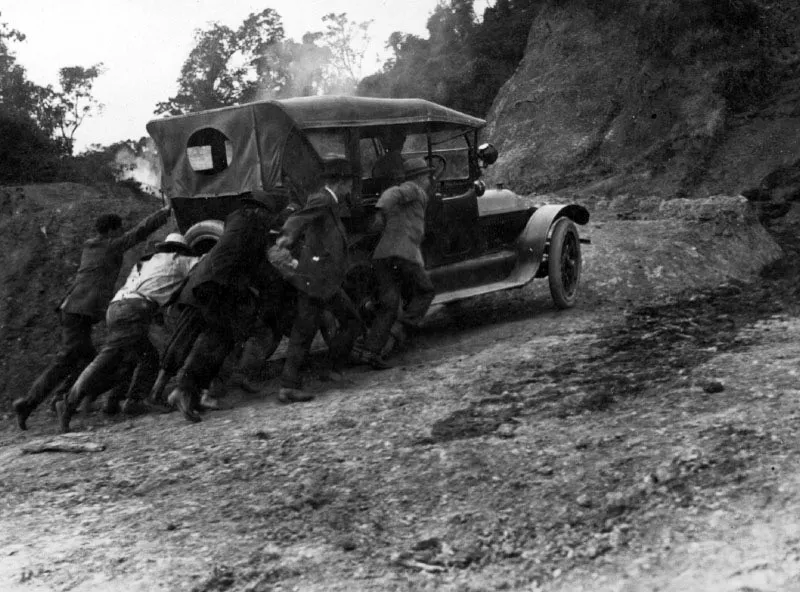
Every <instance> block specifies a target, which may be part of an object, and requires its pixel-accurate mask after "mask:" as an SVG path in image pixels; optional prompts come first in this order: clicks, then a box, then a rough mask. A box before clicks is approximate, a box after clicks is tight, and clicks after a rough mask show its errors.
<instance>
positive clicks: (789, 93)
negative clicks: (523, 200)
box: [486, 0, 800, 198]
mask: <svg viewBox="0 0 800 592" xmlns="http://www.w3.org/2000/svg"><path fill="white" fill-rule="evenodd" d="M799 33H800V7H798V5H797V3H796V2H794V1H791V2H788V1H761V0H759V1H755V0H753V1H746V0H743V1H740V2H732V1H725V0H720V1H714V2H712V1H711V0H691V1H689V0H645V1H641V0H635V1H634V0H609V1H607V2H595V1H591V0H583V1H570V0H561V1H558V2H556V1H553V2H550V3H547V4H545V5H544V6H543V8H542V9H540V12H539V14H538V15H537V18H536V19H535V21H534V23H533V25H532V27H531V31H530V34H529V38H528V48H527V51H526V55H525V57H524V59H523V61H522V62H521V64H520V66H519V68H518V70H517V72H516V73H515V75H514V76H513V77H512V78H511V79H510V80H509V81H508V82H507V83H506V85H505V86H504V87H503V89H502V90H501V92H500V93H499V95H498V97H497V99H496V100H495V103H494V105H493V107H492V110H491V112H490V114H489V117H488V120H489V124H488V126H487V130H486V131H487V134H486V137H488V139H489V140H490V141H492V142H493V143H494V144H495V145H496V146H497V147H498V149H499V150H500V155H501V156H500V160H499V161H498V162H497V163H496V164H495V165H494V166H493V167H491V170H490V171H489V173H488V175H487V178H488V180H489V181H490V182H499V181H502V182H505V183H506V184H507V186H508V187H510V188H513V189H514V190H515V191H517V192H518V193H533V192H537V193H542V192H555V191H560V190H563V191H568V192H570V193H583V194H594V195H602V196H613V195H619V194H631V195H650V196H653V195H655V196H660V197H663V198H667V197H674V196H682V197H702V196H707V195H714V194H719V193H725V194H729V195H730V194H736V193H739V192H742V191H744V190H746V189H752V188H756V189H757V188H758V187H759V184H760V183H762V180H763V179H764V177H765V176H767V175H769V174H770V173H773V172H774V171H776V170H779V172H778V173H777V177H780V178H779V179H777V180H776V179H773V182H772V187H768V186H769V185H770V183H771V182H770V181H769V179H768V180H767V181H766V185H764V184H763V183H762V189H763V190H767V191H770V190H772V189H775V186H776V184H780V183H783V184H784V185H786V183H792V182H794V181H791V179H794V178H798V179H800V175H796V174H795V171H796V170H798V169H800V167H796V166H794V165H795V163H796V162H797V161H798V159H800V78H799V77H798V73H800V47H799V46H798V39H800V35H799ZM773 177H776V175H773ZM796 184H797V186H798V187H800V183H796ZM791 193H792V191H789V194H791ZM784 194H786V192H785V191H784ZM761 197H762V198H764V197H765V196H764V195H762V196H761ZM767 197H768V196H767Z"/></svg>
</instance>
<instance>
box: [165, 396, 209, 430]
mask: <svg viewBox="0 0 800 592" xmlns="http://www.w3.org/2000/svg"><path fill="white" fill-rule="evenodd" d="M167 402H168V403H169V404H170V405H172V406H174V407H176V408H177V409H178V410H179V411H180V412H181V413H183V416H184V417H185V418H186V421H190V422H192V423H199V422H201V421H203V418H202V417H200V414H199V413H197V411H195V409H194V405H193V403H192V395H191V393H188V392H186V391H184V390H183V389H180V388H176V389H175V390H174V391H172V392H171V393H170V395H169V397H167Z"/></svg>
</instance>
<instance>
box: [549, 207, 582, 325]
mask: <svg viewBox="0 0 800 592" xmlns="http://www.w3.org/2000/svg"><path fill="white" fill-rule="evenodd" d="M581 265H582V259H581V242H580V237H579V236H578V228H577V226H575V223H574V222H573V221H572V220H570V219H569V218H559V219H558V220H556V222H555V224H553V230H552V233H551V235H550V250H549V252H548V260H547V276H548V281H549V283H550V294H551V296H552V297H553V302H554V303H555V305H556V306H557V307H558V308H561V309H564V308H572V307H573V306H575V301H576V299H577V296H578V284H579V283H580V279H581Z"/></svg>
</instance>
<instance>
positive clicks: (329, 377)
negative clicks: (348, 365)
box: [317, 369, 344, 382]
mask: <svg viewBox="0 0 800 592" xmlns="http://www.w3.org/2000/svg"><path fill="white" fill-rule="evenodd" d="M317 377H318V378H319V379H320V381H322V382H342V381H343V380H344V374H342V373H341V372H339V371H338V370H332V369H328V370H322V371H321V372H320V373H319V375H318V376H317Z"/></svg>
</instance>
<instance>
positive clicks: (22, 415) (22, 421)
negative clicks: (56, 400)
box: [11, 399, 33, 430]
mask: <svg viewBox="0 0 800 592" xmlns="http://www.w3.org/2000/svg"><path fill="white" fill-rule="evenodd" d="M11 406H12V407H13V408H14V413H16V414H17V425H18V426H19V429H21V430H27V429H28V424H27V421H28V417H30V414H31V412H32V411H33V409H31V408H30V406H29V405H28V402H27V401H26V400H25V399H15V400H14V402H13V403H11Z"/></svg>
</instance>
